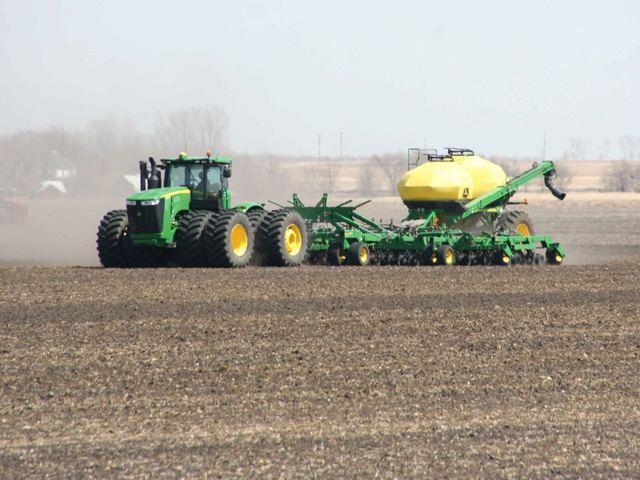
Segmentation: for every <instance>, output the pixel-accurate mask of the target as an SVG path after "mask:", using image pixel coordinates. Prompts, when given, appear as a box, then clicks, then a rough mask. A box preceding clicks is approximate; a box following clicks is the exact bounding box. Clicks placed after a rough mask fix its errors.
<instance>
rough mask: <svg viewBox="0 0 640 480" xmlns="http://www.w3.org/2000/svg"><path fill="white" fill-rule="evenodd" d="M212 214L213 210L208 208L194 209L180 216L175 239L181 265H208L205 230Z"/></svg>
mask: <svg viewBox="0 0 640 480" xmlns="http://www.w3.org/2000/svg"><path fill="white" fill-rule="evenodd" d="M212 216H213V212H210V211H207V210H192V211H189V212H186V213H184V214H182V215H181V216H180V218H179V223H178V230H177V231H176V235H175V241H176V247H177V255H178V265H180V266H181V267H206V266H208V264H209V261H208V259H207V253H206V250H205V246H204V230H205V228H206V226H207V224H208V223H209V219H210V218H211V217H212Z"/></svg>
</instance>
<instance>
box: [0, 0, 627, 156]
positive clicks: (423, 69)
mask: <svg viewBox="0 0 640 480" xmlns="http://www.w3.org/2000/svg"><path fill="white" fill-rule="evenodd" d="M209 104H217V105H220V106H223V107H225V108H226V109H227V111H228V113H229V116H230V119H231V132H230V133H231V143H232V146H233V147H234V148H235V149H237V150H242V151H248V152H262V151H274V152H280V153H292V154H315V153H316V152H317V136H318V134H319V133H321V134H322V137H323V153H326V154H329V155H331V154H336V153H337V150H338V135H339V133H338V132H339V131H341V130H342V131H343V132H344V150H345V154H367V153H371V152H377V151H382V150H397V149H403V150H404V149H405V148H406V147H408V146H414V145H418V146H419V145H421V144H422V143H423V142H424V140H425V138H426V139H427V142H428V144H430V145H436V146H442V145H455V146H468V147H473V148H476V149H477V150H480V151H484V152H493V153H506V154H518V155H535V154H538V153H539V152H540V150H541V144H542V133H543V131H546V134H547V141H548V151H549V153H550V154H551V155H557V154H560V153H562V151H563V150H564V149H565V148H566V147H567V143H568V139H569V138H571V137H584V138H586V139H588V140H589V142H590V149H591V152H593V153H592V154H593V155H597V154H598V151H599V149H600V148H601V142H602V140H603V139H604V138H610V139H611V140H612V142H613V143H614V144H615V142H616V141H617V138H618V137H620V136H621V135H624V134H633V135H640V2H639V1H637V0H628V1H622V0H607V1H604V0H603V1H584V0H583V1H562V0H556V1H542V0H536V1H534V0H530V1H524V0H523V1H514V0H511V1H507V0H505V1H478V0H474V1H457V2H456V1H451V2H443V1H400V0H398V1H396V2H390V1H387V2H382V1H380V2H375V1H346V0H343V1H337V0H324V1H321V2H319V1H316V2H307V1H302V0H298V1H294V0H292V1H268V2H267V1H264V2H257V1H255V2H254V1H228V2H219V1H188V0H182V1H179V2H178V1H171V2H170V1H164V2H163V1H133V0H128V1H120V0H110V1H106V0H105V1H96V0H82V1H81V0H77V1H72V0H39V1H31V0H0V132H1V133H10V132H13V131H15V130H18V129H27V128H38V127H44V126H48V125H51V124H59V125H65V126H70V127H74V128H82V127H83V126H84V125H85V124H86V123H87V122H88V121H91V120H94V119H96V118H98V117H100V116H103V115H105V114H108V113H115V114H117V115H121V116H125V117H129V118H131V119H132V120H133V121H134V122H135V123H136V124H137V125H138V126H139V128H140V129H141V130H150V129H151V128H152V126H153V122H154V118H155V115H156V112H158V111H161V110H171V109H177V108H186V107H192V106H197V105H209Z"/></svg>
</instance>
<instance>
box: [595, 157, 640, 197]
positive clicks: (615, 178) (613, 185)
mask: <svg viewBox="0 0 640 480" xmlns="http://www.w3.org/2000/svg"><path fill="white" fill-rule="evenodd" d="M603 180H604V187H605V189H606V190H608V191H611V192H640V164H638V162H631V161H629V160H620V161H617V162H611V166H610V167H609V168H608V169H607V171H606V172H605V174H604V178H603Z"/></svg>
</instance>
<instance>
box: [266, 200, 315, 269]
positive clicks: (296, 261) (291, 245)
mask: <svg viewBox="0 0 640 480" xmlns="http://www.w3.org/2000/svg"><path fill="white" fill-rule="evenodd" d="M307 241H308V238H307V227H306V225H305V223H304V219H303V218H302V216H301V215H300V214H299V213H298V212H296V211H295V210H290V209H286V208H283V209H280V210H274V211H272V212H269V213H268V214H267V216H266V217H265V218H264V220H263V221H262V223H261V224H260V227H259V229H258V234H257V247H258V250H259V252H260V254H261V255H262V257H263V262H264V264H266V265H270V266H274V267H294V266H298V265H300V264H301V263H302V261H303V260H304V258H305V255H306V253H307Z"/></svg>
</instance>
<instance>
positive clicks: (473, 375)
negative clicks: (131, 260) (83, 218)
mask: <svg viewBox="0 0 640 480" xmlns="http://www.w3.org/2000/svg"><path fill="white" fill-rule="evenodd" d="M639 267H640V263H638V262H635V263H634V262H627V263H620V264H617V265H615V266H610V265H591V266H570V265H564V266H561V267H544V266H539V267H514V268H499V267H476V268H474V267H466V268H464V267H460V268H458V267H452V268H444V267H432V268H427V267H424V268H418V267H416V268H402V267H379V268H374V267H371V268H366V269H358V268H355V267H343V268H338V269H336V268H328V267H324V268H323V267H302V268H298V269H267V268H261V269H257V268H249V269H245V270H240V271H237V270H233V271H231V270H204V269H194V270H184V269H171V270H165V269H158V270H104V269H99V268H36V267H15V268H14V267H4V268H1V269H0V477H3V478H16V477H67V478H79V477H85V478H86V477H96V478H104V477H146V478H173V477H213V478H218V477H224V478H227V477H238V476H242V477H265V478H269V477H271V478H273V477H284V478H291V477H299V478H309V477H314V476H315V477H321V478H327V477H329V478H334V477H343V478H359V477H375V476H380V477H383V478H392V477H435V478H459V477H486V478H536V477H547V478H548V477H550V476H557V477H566V478H575V477H582V478H596V477H600V478H612V477H613V478H615V477H619V478H630V477H638V476H640V457H639V455H638V453H639V452H640V435H639V434H638V432H639V431H640V375H639V372H640V284H639V282H638V280H639V279H640V275H639V274H638V268H639Z"/></svg>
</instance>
